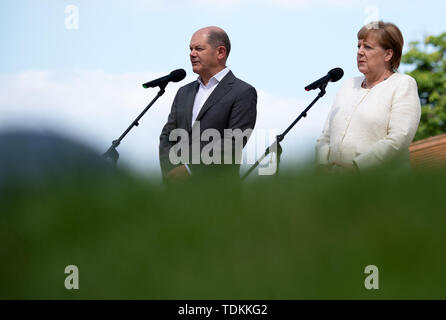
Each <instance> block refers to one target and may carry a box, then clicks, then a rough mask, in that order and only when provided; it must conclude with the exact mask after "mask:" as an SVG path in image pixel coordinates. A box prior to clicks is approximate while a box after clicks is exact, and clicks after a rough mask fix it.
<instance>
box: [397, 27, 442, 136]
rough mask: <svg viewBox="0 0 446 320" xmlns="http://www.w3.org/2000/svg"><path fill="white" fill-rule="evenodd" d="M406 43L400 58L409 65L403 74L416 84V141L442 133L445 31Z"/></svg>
mask: <svg viewBox="0 0 446 320" xmlns="http://www.w3.org/2000/svg"><path fill="white" fill-rule="evenodd" d="M409 46H410V49H409V51H408V52H407V53H406V54H405V55H403V57H402V60H401V61H402V63H403V64H407V65H409V66H411V67H412V68H413V69H412V70H411V71H410V72H407V74H409V75H410V76H412V77H414V78H415V80H416V81H417V83H418V93H419V95H420V99H421V120H420V125H419V127H418V131H417V133H416V135H415V139H414V141H416V140H421V139H425V138H428V137H431V136H436V135H439V134H442V133H446V57H445V52H446V32H444V33H442V34H440V35H439V36H427V37H426V38H425V40H424V43H420V42H419V41H414V42H411V43H410V44H409Z"/></svg>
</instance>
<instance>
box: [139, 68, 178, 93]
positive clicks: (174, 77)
mask: <svg viewBox="0 0 446 320" xmlns="http://www.w3.org/2000/svg"><path fill="white" fill-rule="evenodd" d="M185 77H186V71H184V69H177V70H173V71H172V72H171V73H170V74H168V75H167V76H164V77H161V78H158V79H155V80H152V81H149V82H146V83H144V84H143V85H142V86H143V88H146V89H147V88H153V87H162V86H166V85H167V84H168V83H169V82H170V81H172V82H178V81H181V80H183V79H184V78H185Z"/></svg>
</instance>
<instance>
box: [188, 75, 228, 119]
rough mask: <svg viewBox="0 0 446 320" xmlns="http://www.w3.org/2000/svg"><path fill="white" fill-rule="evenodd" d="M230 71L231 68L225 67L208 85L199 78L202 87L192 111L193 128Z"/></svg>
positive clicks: (199, 88) (199, 89) (196, 96)
mask: <svg viewBox="0 0 446 320" xmlns="http://www.w3.org/2000/svg"><path fill="white" fill-rule="evenodd" d="M229 71H230V70H229V68H228V67H225V68H224V69H223V70H221V71H220V72H219V73H217V74H216V75H214V76H213V77H212V78H210V79H209V81H208V83H207V84H206V85H204V84H203V82H201V79H200V77H198V79H197V80H198V83H199V84H200V85H199V87H198V92H197V94H196V95H195V100H194V107H193V110H192V123H191V125H192V126H193V124H194V122H195V119H197V116H198V114H199V113H200V110H201V108H202V107H203V105H204V103H205V102H206V100H207V99H208V98H209V96H210V95H211V93H212V91H214V89H215V88H216V87H217V85H218V84H219V83H220V81H221V79H223V78H224V77H225V75H227V74H228V72H229Z"/></svg>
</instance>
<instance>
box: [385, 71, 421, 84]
mask: <svg viewBox="0 0 446 320" xmlns="http://www.w3.org/2000/svg"><path fill="white" fill-rule="evenodd" d="M391 79H392V80H393V81H395V82H397V83H404V84H416V83H417V82H416V81H415V79H414V78H412V77H411V76H409V75H408V74H405V73H399V72H395V73H394V74H393V75H392V77H391Z"/></svg>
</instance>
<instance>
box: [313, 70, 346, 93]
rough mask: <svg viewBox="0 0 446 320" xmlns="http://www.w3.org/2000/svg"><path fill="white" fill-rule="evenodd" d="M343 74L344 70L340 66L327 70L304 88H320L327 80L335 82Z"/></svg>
mask: <svg viewBox="0 0 446 320" xmlns="http://www.w3.org/2000/svg"><path fill="white" fill-rule="evenodd" d="M343 76H344V70H342V69H341V68H334V69H331V70H330V71H328V73H327V75H326V76H324V77H322V78H320V79H319V80H316V81H315V82H313V83H312V84H310V85H308V86H306V87H305V90H307V91H310V90H314V89H319V88H322V87H323V86H325V85H327V83H328V82H336V81H338V80H339V79H341V78H342V77H343Z"/></svg>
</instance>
